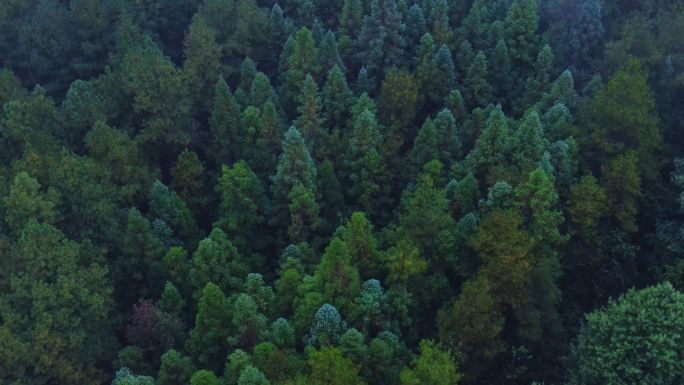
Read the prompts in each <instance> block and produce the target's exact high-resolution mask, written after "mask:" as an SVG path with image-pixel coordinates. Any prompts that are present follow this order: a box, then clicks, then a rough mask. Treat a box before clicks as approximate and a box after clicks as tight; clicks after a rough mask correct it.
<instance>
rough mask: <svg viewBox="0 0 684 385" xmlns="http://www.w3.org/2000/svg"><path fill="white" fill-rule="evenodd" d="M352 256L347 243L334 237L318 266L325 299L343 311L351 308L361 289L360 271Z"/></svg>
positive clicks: (319, 281)
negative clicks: (353, 262)
mask: <svg viewBox="0 0 684 385" xmlns="http://www.w3.org/2000/svg"><path fill="white" fill-rule="evenodd" d="M351 258H352V256H351V253H350V251H349V246H348V245H347V243H346V242H344V241H343V240H341V239H339V238H333V239H332V240H331V241H330V244H329V245H328V246H327V247H326V249H325V253H324V254H323V257H322V258H321V263H320V264H319V265H318V266H317V267H316V274H315V278H316V280H317V282H318V285H319V288H320V292H321V294H323V299H324V300H325V301H326V302H328V303H331V304H332V305H333V306H335V307H337V308H339V309H341V310H342V312H343V313H345V312H347V311H350V310H351V308H352V303H353V300H354V298H356V296H357V295H358V294H359V292H360V291H361V282H360V279H359V271H358V270H357V267H356V266H354V265H353V264H352V259H351Z"/></svg>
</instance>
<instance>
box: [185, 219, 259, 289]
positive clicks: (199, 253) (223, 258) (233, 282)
mask: <svg viewBox="0 0 684 385" xmlns="http://www.w3.org/2000/svg"><path fill="white" fill-rule="evenodd" d="M246 269H247V267H246V266H244V265H243V264H242V263H241V257H240V254H239V253H238V251H237V249H236V248H235V246H233V244H232V242H231V241H230V240H229V239H228V237H226V234H225V233H224V232H223V231H222V230H221V229H219V228H214V229H213V230H212V231H211V234H209V237H207V238H205V239H203V240H202V241H201V242H199V244H198V245H197V250H196V251H195V252H194V253H193V255H192V261H191V266H190V270H189V272H188V280H189V281H190V285H191V286H192V287H193V289H194V293H193V297H194V298H195V299H198V298H199V297H200V295H201V294H202V290H203V289H204V287H205V286H206V285H207V283H213V284H215V285H217V286H218V287H219V288H220V289H221V290H225V291H228V290H235V289H236V288H239V287H240V286H241V284H242V282H241V281H242V274H244V273H245V270H246Z"/></svg>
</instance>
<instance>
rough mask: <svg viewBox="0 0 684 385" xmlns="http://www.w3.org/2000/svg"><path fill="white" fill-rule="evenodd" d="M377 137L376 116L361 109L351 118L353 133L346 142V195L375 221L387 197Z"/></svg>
mask: <svg viewBox="0 0 684 385" xmlns="http://www.w3.org/2000/svg"><path fill="white" fill-rule="evenodd" d="M382 141H383V137H382V135H381V134H380V130H379V128H378V123H377V121H376V120H375V115H374V114H373V113H372V112H370V111H369V110H368V109H364V110H363V111H362V112H361V113H360V114H359V115H357V116H355V117H354V120H353V132H352V136H351V139H350V140H349V156H348V159H349V166H348V169H349V170H350V171H351V174H350V179H351V181H352V183H353V184H352V186H351V188H350V189H349V193H350V195H351V196H353V197H354V198H355V200H356V203H357V205H358V206H359V207H361V208H363V210H364V211H365V212H367V213H368V214H369V215H371V216H372V217H373V218H375V216H376V215H379V214H381V213H380V210H379V208H380V207H383V206H384V204H385V203H386V202H385V199H386V197H387V195H386V188H387V185H386V177H387V169H386V165H385V160H384V157H383V153H382V152H381V149H380V145H381V144H382Z"/></svg>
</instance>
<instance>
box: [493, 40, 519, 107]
mask: <svg viewBox="0 0 684 385" xmlns="http://www.w3.org/2000/svg"><path fill="white" fill-rule="evenodd" d="M489 64H490V66H489V68H490V71H489V78H488V79H489V80H490V83H491V84H492V89H493V90H492V91H493V93H494V95H496V98H497V101H499V102H502V103H508V102H509V98H510V96H511V95H512V94H511V92H512V87H513V78H511V59H510V56H509V55H508V47H506V43H505V42H504V40H503V39H499V42H498V43H496V47H494V51H492V55H491V60H490V63H489Z"/></svg>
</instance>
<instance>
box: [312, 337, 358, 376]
mask: <svg viewBox="0 0 684 385" xmlns="http://www.w3.org/2000/svg"><path fill="white" fill-rule="evenodd" d="M309 366H310V367H311V376H310V377H309V380H308V383H309V384H312V385H362V384H365V382H364V381H363V380H362V379H361V378H360V377H359V374H358V369H357V368H356V366H355V365H354V364H353V362H352V361H351V360H350V359H349V358H346V357H344V356H343V355H342V352H341V351H340V349H338V348H334V347H330V346H328V347H324V348H322V349H321V350H319V351H313V352H311V353H310V354H309Z"/></svg>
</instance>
